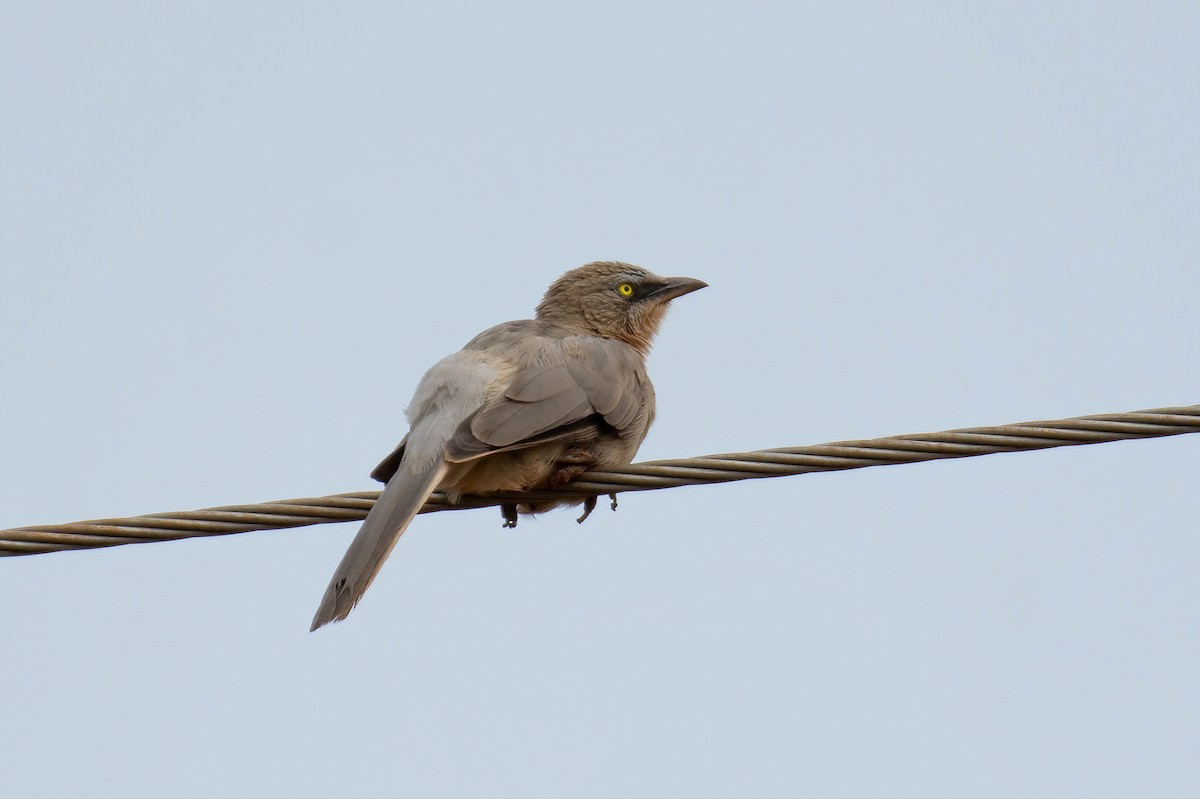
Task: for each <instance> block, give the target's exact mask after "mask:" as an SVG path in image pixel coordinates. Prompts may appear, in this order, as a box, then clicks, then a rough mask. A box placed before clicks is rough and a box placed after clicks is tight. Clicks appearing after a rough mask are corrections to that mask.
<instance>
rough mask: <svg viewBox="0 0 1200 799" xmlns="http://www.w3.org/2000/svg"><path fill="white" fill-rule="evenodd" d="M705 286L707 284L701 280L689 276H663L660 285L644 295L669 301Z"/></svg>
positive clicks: (661, 300) (658, 300)
mask: <svg viewBox="0 0 1200 799" xmlns="http://www.w3.org/2000/svg"><path fill="white" fill-rule="evenodd" d="M707 287H708V284H707V283H705V282H704V281H703V280H696V279H695V278H691V277H664V278H663V279H662V285H661V286H659V287H658V288H656V289H654V291H651V292H650V293H649V294H646V295H645V297H646V299H653V300H654V301H656V302H669V301H671V300H673V299H675V298H676V297H682V296H683V295H684V294H691V293H692V292H693V291H699V290H700V289H702V288H707Z"/></svg>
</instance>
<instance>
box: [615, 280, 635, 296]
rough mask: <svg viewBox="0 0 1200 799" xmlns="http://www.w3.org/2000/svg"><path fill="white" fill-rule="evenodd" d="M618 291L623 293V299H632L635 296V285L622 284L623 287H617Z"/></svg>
mask: <svg viewBox="0 0 1200 799" xmlns="http://www.w3.org/2000/svg"><path fill="white" fill-rule="evenodd" d="M617 291H619V292H621V296H622V297H632V296H633V284H632V283H622V284H621V285H619V286H617Z"/></svg>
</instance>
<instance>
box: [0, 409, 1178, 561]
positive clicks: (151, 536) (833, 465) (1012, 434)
mask: <svg viewBox="0 0 1200 799" xmlns="http://www.w3.org/2000/svg"><path fill="white" fill-rule="evenodd" d="M1183 433H1200V405H1188V406H1182V407H1175V408H1154V409H1151V410H1146V411H1135V412H1132V413H1110V414H1099V415H1095V416H1079V417H1075V418H1071V419H1059V420H1054V421H1039V422H1021V423H1019V424H1011V425H999V426H995V427H972V428H966V429H962V430H947V431H945V432H941V433H920V434H914V435H902V436H888V437H886V438H875V439H869V440H864V441H836V442H833V443H830V444H819V445H816V446H809V447H782V448H779V449H766V450H756V451H754V452H731V453H725V454H720V455H706V456H703V457H699V458H683V459H678V460H663V461H648V462H645V463H635V464H631V465H629V466H626V467H624V468H622V469H619V470H608V471H592V472H587V473H586V474H584V475H583V476H582V477H581V478H580V479H579V480H576V481H575V482H573V483H571V484H570V485H569V486H567V487H566V488H563V489H561V490H557V491H549V490H546V491H537V492H530V493H524V494H494V495H489V496H487V497H463V498H462V499H461V500H460V501H459V502H458V503H457V504H451V503H450V502H449V501H448V500H447V498H446V496H445V495H444V494H442V493H441V492H437V493H435V494H433V496H431V497H430V499H429V501H428V502H427V503H426V504H425V507H424V508H423V509H422V511H421V512H422V513H430V512H433V511H440V510H464V509H468V508H482V507H488V506H493V505H500V504H502V503H505V502H512V501H518V500H531V499H537V498H547V497H562V496H564V495H566V496H574V497H587V496H596V495H603V494H616V493H619V492H623V491H649V490H654V489H659V488H675V487H678V486H686V485H701V484H707V483H727V482H732V481H734V480H750V479H755V478H761V477H783V476H786V475H797V474H806V473H808V472H830V471H838V470H844V469H862V468H866V467H868V466H887V465H893V464H900V463H918V462H923V461H931V460H940V459H943V458H970V457H974V456H977V455H991V454H994V453H998V452H1020V451H1024V450H1037V449H1050V448H1052V447H1066V446H1074V445H1079V444H1100V443H1104V442H1108V441H1121V440H1125V439H1137V438H1156V437H1160V436H1174V435H1181V434H1183ZM378 496H379V492H378V491H362V492H357V493H350V494H334V495H331V496H325V497H314V498H307V499H284V500H276V501H274V502H264V503H259V504H255V505H229V506H225V507H219V508H206V509H204V510H196V511H175V512H171V513H153V514H149V515H147V516H134V517H131V518H123V519H95V520H92V521H86V522H73V523H70V524H44V525H32V526H28V527H16V528H13V529H10V530H0V555H34V554H38V553H43V552H57V551H62V550H72V549H93V548H97V547H109V546H117V545H120V544H142V543H148V542H151V541H171V540H176V539H180V538H195V537H201V536H215V535H231V534H233V533H244V532H250V531H253V530H274V529H283V528H288V527H306V526H308V525H313V524H325V523H327V522H345V521H356V520H360V519H363V518H365V517H366V515H367V511H368V510H370V508H371V505H372V504H373V503H374V501H375V499H376V497H378Z"/></svg>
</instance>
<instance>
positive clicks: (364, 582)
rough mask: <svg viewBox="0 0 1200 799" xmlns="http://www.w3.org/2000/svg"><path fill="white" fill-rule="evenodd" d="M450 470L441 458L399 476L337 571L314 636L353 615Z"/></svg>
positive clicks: (387, 488) (315, 623)
mask: <svg viewBox="0 0 1200 799" xmlns="http://www.w3.org/2000/svg"><path fill="white" fill-rule="evenodd" d="M449 468H450V465H449V464H448V463H446V462H445V461H444V460H443V459H442V458H437V459H436V460H435V461H434V462H432V463H430V464H429V465H428V466H425V467H424V468H422V469H420V470H419V471H417V472H416V473H414V472H410V471H408V470H407V469H406V468H404V467H403V466H402V467H401V468H400V470H399V471H398V472H397V473H396V474H395V475H393V477H392V479H391V480H389V481H388V484H387V485H386V486H385V487H384V489H383V493H382V494H380V495H379V499H378V500H376V501H375V505H374V506H372V508H371V510H370V512H369V513H367V518H366V521H364V522H363V525H362V527H361V528H360V529H359V531H358V535H356V536H355V537H354V541H353V542H351V544H350V548H349V549H347V550H346V554H345V556H344V557H343V558H342V562H341V563H340V564H338V567H337V571H335V572H334V573H333V579H332V580H331V581H330V582H329V587H328V588H326V589H325V596H324V597H322V599H321V605H320V607H318V608H317V615H315V616H313V622H312V627H310V628H309V632H312V631H313V630H316V629H317V628H318V627H324V626H325V625H326V624H329V623H330V622H331V621H341V620H342V619H344V618H346V616H348V615H349V614H350V611H351V610H353V609H354V606H355V605H357V604H358V601H359V600H360V599H362V596H363V594H365V593H366V592H367V587H368V586H370V585H371V581H372V580H374V579H375V575H376V574H378V573H379V568H380V567H381V566H382V565H383V562H384V561H385V560H387V556H388V555H389V554H390V553H391V551H392V547H394V546H395V545H396V542H397V541H399V540H400V536H401V535H403V534H404V530H405V528H407V527H408V524H409V522H411V521H412V520H413V517H414V516H416V515H417V513H418V512H420V510H421V506H422V505H424V504H425V500H427V499H428V498H429V495H430V494H432V493H433V491H434V489H435V488H437V485H438V483H440V482H441V480H442V478H443V477H445V475H446V471H447V470H448V469H449Z"/></svg>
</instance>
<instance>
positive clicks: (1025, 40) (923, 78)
mask: <svg viewBox="0 0 1200 799" xmlns="http://www.w3.org/2000/svg"><path fill="white" fill-rule="evenodd" d="M3 18H4V21H3V25H0V107H2V108H3V109H4V110H3V115H4V123H3V124H2V125H0V153H2V154H3V168H2V169H0V267H2V269H3V278H4V280H3V286H4V290H3V292H2V293H0V341H3V342H4V347H3V350H2V352H3V355H4V362H3V366H4V368H3V370H2V373H3V380H4V381H5V382H4V386H5V391H4V392H3V399H2V400H0V403H2V405H0V408H2V409H3V414H2V417H0V418H2V420H3V421H0V444H2V447H0V448H2V450H3V457H2V458H0V492H2V493H0V527H12V526H17V525H22V524H34V523H52V522H67V521H74V520H79V519H90V518H97V517H106V516H125V515H134V514H139V513H150V512H155V511H168V510H182V509H190V508H200V507H207V506H212V505H222V504H232V503H241V502H256V501H262V500H270V499H281V498H288V497H301V496H317V495H321V494H326V493H335V492H342V491H354V490H368V489H371V488H373V487H375V484H374V483H372V482H371V481H370V479H369V478H368V473H369V472H370V470H371V468H372V467H373V466H374V465H375V463H376V462H377V461H378V460H379V459H380V458H381V457H383V456H384V455H386V454H387V453H388V452H389V451H390V450H391V448H392V447H393V446H394V445H395V443H396V442H397V441H398V440H399V439H400V437H401V436H402V435H403V434H404V432H405V430H406V425H405V422H404V418H403V408H404V405H405V403H406V402H407V401H408V399H409V397H410V396H411V393H412V391H413V389H414V387H415V386H416V383H417V381H418V380H419V378H420V376H421V374H422V373H423V372H424V370H425V369H426V368H427V367H428V366H430V365H431V364H432V363H433V362H434V361H436V360H437V359H438V358H440V357H442V356H443V355H446V354H448V353H450V352H452V351H454V350H456V349H458V348H459V347H461V346H462V345H463V344H464V343H465V342H466V341H467V340H468V339H470V338H471V337H472V336H473V335H474V334H475V333H476V332H478V331H479V330H481V329H483V328H485V327H488V326H490V325H492V324H495V323H497V322H501V321H505V320H507V319H513V318H521V317H526V316H528V315H530V314H531V313H532V311H533V307H534V305H535V304H536V302H537V300H538V299H539V298H540V296H541V293H542V291H543V290H544V288H545V287H546V285H547V284H549V282H550V281H551V280H553V279H554V278H555V277H557V276H558V275H559V274H561V273H562V272H563V271H565V270H566V269H568V268H571V267H574V266H577V265H579V264H581V263H584V262H586V261H590V260H596V259H621V260H627V261H632V262H635V263H639V264H641V265H643V266H646V267H647V268H650V269H653V270H655V271H657V272H660V273H663V274H684V275H692V276H694V277H698V278H702V279H704V280H705V281H707V282H708V283H709V284H710V288H708V289H706V290H704V291H702V292H699V293H697V294H694V295H691V296H688V297H686V298H683V299H681V300H680V301H678V302H677V303H676V307H675V308H674V309H673V311H672V313H671V314H670V316H669V318H668V319H667V321H666V324H665V325H664V328H663V332H662V335H661V336H660V339H659V343H658V346H657V347H656V349H655V351H654V353H653V354H652V356H651V359H650V366H649V368H650V373H651V375H652V377H653V379H654V382H655V386H656V388H657V393H658V402H659V419H658V422H657V423H656V425H655V427H654V428H653V430H652V431H651V433H650V436H649V438H648V439H647V441H646V443H645V444H644V446H643V448H642V451H641V453H640V455H639V459H642V460H645V459H651V458H667V457H687V456H693V455H702V454H706V453H713V452H726V451H732V450H746V449H754V448H761V447H772V446H797V445H803V444H817V443H823V442H827V441H834V440H839V439H847V438H866V437H873V436H881V435H888V434H898V433H910V432H920V431H935V430H943V429H949V428H954V427H963V426H969V425H985V424H1001V423H1007V422H1017V421H1025V420H1030V419H1051V418H1058V417H1063V416H1074V415H1080V414H1087V413H1102V412H1116V411H1129V410H1137V409H1142V408H1150V407H1156V406H1163V405H1177V404H1178V405H1182V404H1193V403H1197V402H1200V371H1198V370H1197V368H1196V362H1197V341H1198V340H1200V335H1198V331H1197V298H1198V297H1200V266H1198V263H1197V253H1198V252H1200V225H1197V223H1196V219H1197V209H1198V207H1200V151H1198V148H1197V142H1200V94H1198V93H1197V76H1198V75H1200V10H1198V8H1197V6H1195V4H1191V3H1180V4H1169V3H1156V4H1152V5H1145V4H1141V5H1138V4H1103V3H1102V4H1075V3H1008V4H994V5H992V6H986V5H982V4H949V3H943V4H907V5H904V6H903V7H901V6H900V5H898V4H894V3H876V4H869V3H843V4H809V5H805V4H800V3H774V4H768V3H762V4H745V3H741V4H727V5H720V4H709V3H699V4H691V5H689V6H682V5H680V4H678V3H674V4H666V3H654V2H639V3H606V4H594V3H588V4H584V3H563V2H557V3H506V4H494V3H442V4H424V5H416V4H405V3H392V4H354V5H350V4H330V3H310V2H299V3H296V2H292V3H254V4H246V3H237V4H234V3H166V4H150V3H143V4H137V3H121V4H116V5H111V4H107V5H97V4H90V3H59V4H49V3H32V2H10V3H7V4H6V6H5V13H4V15H3ZM1197 464H1200V436H1181V437H1177V438H1171V439H1162V440H1155V441H1143V442H1130V443H1117V444H1108V445H1102V446H1097V447H1079V448H1071V449H1064V450H1055V451H1049V452H1040V453H1029V454H1018V455H1001V456H993V457H987V458H973V459H968V460H963V461H953V462H949V461H946V462H939V463H932V464H922V465H916V466H902V467H893V468H886V469H866V470H861V471H855V472H844V473H837V474H826V475H809V476H804V477H798V478H784V479H776V480H757V481H751V482H746V483H740V484H735V485H726V486H716V487H701V488H687V489H679V490H672V491H657V492H648V493H642V494H630V495H625V497H624V498H623V500H622V502H621V507H620V510H619V511H618V512H617V513H611V512H609V511H608V510H607V509H606V508H605V507H604V506H603V505H602V506H601V508H600V509H599V510H598V511H597V512H596V514H595V515H594V516H593V517H592V519H590V520H589V521H588V523H587V524H586V525H583V526H579V525H576V524H575V521H574V518H575V515H577V514H576V513H575V512H572V511H560V512H557V513H552V514H548V515H546V516H544V517H542V518H540V519H537V520H533V521H530V520H524V521H523V522H522V523H521V525H520V526H519V527H518V528H517V529H516V530H515V531H506V530H502V529H501V527H500V524H501V519H500V516H499V513H498V512H496V511H495V510H481V511H470V512H462V513H443V514H430V515H426V516H423V517H421V518H419V519H418V520H417V521H416V522H415V523H414V524H413V525H412V527H411V528H410V529H409V531H408V533H407V534H406V535H405V536H404V538H403V539H402V540H401V542H400V544H399V545H398V546H397V548H396V550H395V551H394V553H393V555H392V557H391V559H390V560H389V561H388V563H387V565H386V567H385V568H384V570H383V572H382V574H381V575H380V576H379V578H378V579H377V580H376V582H375V584H374V586H373V587H372V589H371V591H370V592H369V593H368V595H367V597H366V599H365V600H364V601H363V603H362V604H361V605H360V606H359V608H358V609H357V610H356V611H355V613H354V614H353V615H352V616H351V617H350V619H349V620H348V621H347V622H346V623H344V624H340V625H335V626H334V627H332V628H329V629H325V630H321V631H320V632H318V633H316V634H312V635H310V634H309V633H308V632H307V630H308V623H309V620H310V619H311V617H312V613H313V611H314V609H315V608H316V605H317V602H318V600H319V599H320V597H321V593H322V591H323V590H324V588H325V585H326V582H327V581H328V579H329V577H330V575H331V573H332V570H333V568H334V566H335V565H336V564H337V562H338V560H339V559H340V557H341V554H342V552H343V550H344V549H345V547H346V545H347V544H348V542H349V540H350V538H351V537H352V536H353V534H354V531H355V530H356V528H357V525H356V524H340V525H322V526H318V527H310V528H306V529H302V530H290V531H282V532H270V533H255V534H247V535H238V536H231V537H226V538H219V539H210V540H195V541H186V542H176V543H164V544H151V545H142V546H128V547H118V548H115V549H111V550H106V551H93V552H78V553H66V554H55V555H44V556H35V557H27V558H8V559H3V560H0V601H2V602H3V606H4V607H5V608H6V609H7V612H6V613H4V614H3V619H4V620H3V621H0V641H3V648H4V656H3V658H0V681H2V684H3V685H4V686H5V688H6V690H5V697H6V698H5V699H4V701H3V703H0V771H2V773H3V783H4V793H5V795H8V796H20V797H63V796H88V797H110V796H111V797H123V798H128V797H160V796H172V797H184V798H185V799H186V798H189V797H211V796H232V797H238V796H256V797H257V796H288V797H308V796H313V797H329V796H354V795H357V796H375V795H384V796H388V795H406V796H421V797H425V796H446V797H458V796H488V797H523V798H524V797H614V796H619V797H642V796H645V797H660V796H688V797H725V796H755V797H792V796H813V797H879V796H889V797H896V796H900V797H905V796H911V797H956V798H957V797H963V796H971V797H984V798H986V797H1012V796H1022V797H1063V796H1087V797H1092V798H1094V797H1128V796H1133V795H1137V796H1154V797H1176V796H1178V797H1192V796H1196V795H1198V794H1200V769H1197V767H1196V763H1197V762H1200V681H1198V680H1197V668H1196V664H1197V663H1198V662H1200V621H1198V619H1200V580H1198V579H1197V576H1198V575H1200V534H1198V523H1200V503H1197V502H1196V500H1195V496H1194V493H1195V485H1196V481H1195V475H1196V473H1197V471H1196V470H1197Z"/></svg>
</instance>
